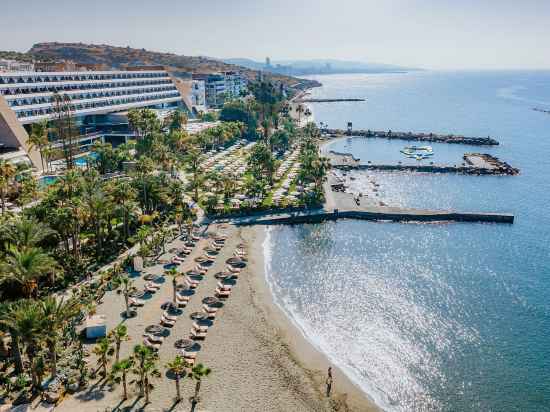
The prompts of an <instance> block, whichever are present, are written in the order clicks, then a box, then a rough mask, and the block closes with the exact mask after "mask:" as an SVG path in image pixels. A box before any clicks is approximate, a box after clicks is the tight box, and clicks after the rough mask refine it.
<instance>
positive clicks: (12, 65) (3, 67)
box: [0, 59, 34, 72]
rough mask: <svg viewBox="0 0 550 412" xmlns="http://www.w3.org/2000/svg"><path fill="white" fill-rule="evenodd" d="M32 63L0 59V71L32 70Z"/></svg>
mask: <svg viewBox="0 0 550 412" xmlns="http://www.w3.org/2000/svg"><path fill="white" fill-rule="evenodd" d="M32 71H34V64H33V63H30V62H20V61H17V60H8V59H0V72H32Z"/></svg>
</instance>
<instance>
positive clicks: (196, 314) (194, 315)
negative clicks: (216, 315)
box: [189, 312, 208, 321]
mask: <svg viewBox="0 0 550 412" xmlns="http://www.w3.org/2000/svg"><path fill="white" fill-rule="evenodd" d="M189 317H190V318H191V319H193V320H197V321H201V320H208V314H207V313H204V312H193V313H191V315H189Z"/></svg>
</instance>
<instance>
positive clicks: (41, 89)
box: [0, 69, 187, 168]
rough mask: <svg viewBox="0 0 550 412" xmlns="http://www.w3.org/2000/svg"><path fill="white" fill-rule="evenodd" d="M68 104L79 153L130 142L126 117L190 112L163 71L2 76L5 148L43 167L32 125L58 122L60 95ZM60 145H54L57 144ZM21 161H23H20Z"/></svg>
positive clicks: (0, 127) (1, 142) (0, 117)
mask: <svg viewBox="0 0 550 412" xmlns="http://www.w3.org/2000/svg"><path fill="white" fill-rule="evenodd" d="M56 94H58V95H60V96H62V97H63V98H64V99H66V101H67V102H68V105H69V107H70V113H71V115H72V116H73V117H74V120H75V126H76V129H77V133H78V137H76V141H77V145H78V146H79V148H80V149H81V150H82V149H85V148H86V147H87V146H89V145H90V144H92V143H93V142H94V141H95V140H98V139H101V140H107V141H109V139H110V138H111V139H112V141H113V143H116V139H117V138H121V137H122V138H125V136H126V137H127V136H128V135H129V134H131V131H129V129H128V121H127V117H126V120H124V118H125V117H124V115H125V113H126V111H127V110H129V109H132V108H145V107H147V108H153V109H162V111H163V112H165V111H166V110H168V109H173V108H177V107H181V108H183V109H187V106H186V105H185V103H184V100H183V96H182V94H181V93H180V91H179V90H178V87H176V84H175V82H174V80H173V78H172V77H171V76H170V75H169V74H168V73H167V72H166V71H164V70H132V69H128V70H127V71H85V72H15V73H0V146H1V148H2V151H3V152H4V154H6V153H9V152H16V151H19V152H20V153H23V154H24V155H27V156H28V158H30V160H31V162H32V164H33V165H34V166H35V167H36V168H40V167H41V163H40V161H39V156H38V154H37V153H36V151H34V150H29V146H28V144H27V140H28V133H29V132H30V128H31V125H32V124H33V123H36V122H39V121H41V120H48V121H52V120H54V119H55V118H56V113H57V112H56V103H55V95H56ZM54 144H55V142H54ZM19 160H20V159H19Z"/></svg>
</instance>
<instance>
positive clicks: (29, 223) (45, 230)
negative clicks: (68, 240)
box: [5, 216, 55, 248]
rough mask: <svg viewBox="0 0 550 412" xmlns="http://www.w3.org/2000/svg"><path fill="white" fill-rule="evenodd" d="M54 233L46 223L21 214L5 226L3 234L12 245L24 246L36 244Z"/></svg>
mask: <svg viewBox="0 0 550 412" xmlns="http://www.w3.org/2000/svg"><path fill="white" fill-rule="evenodd" d="M54 233H55V230H53V229H52V228H50V227H49V226H48V225H47V224H45V223H42V222H40V221H38V220H36V219H34V218H32V217H31V218H29V217H26V216H23V217H21V219H18V220H16V221H15V222H14V223H12V224H11V225H9V226H8V227H7V231H6V235H5V236H6V238H7V240H8V241H9V242H10V243H12V244H13V245H15V246H17V247H19V248H24V247H33V246H36V245H38V244H39V243H40V242H42V241H43V240H44V239H46V238H47V237H48V236H50V235H52V234H54Z"/></svg>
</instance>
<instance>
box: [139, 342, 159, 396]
mask: <svg viewBox="0 0 550 412" xmlns="http://www.w3.org/2000/svg"><path fill="white" fill-rule="evenodd" d="M133 358H134V365H135V367H134V369H133V372H134V374H135V375H137V376H138V379H136V380H135V381H134V383H136V384H137V385H138V387H139V396H140V397H141V396H144V395H145V404H146V405H147V404H148V403H149V393H150V390H151V389H152V388H153V385H152V384H151V382H150V380H151V378H152V377H160V372H159V371H158V370H157V367H156V361H157V360H158V355H157V354H156V353H155V352H153V351H152V350H151V349H149V348H148V347H147V346H144V345H136V346H135V347H134V355H133Z"/></svg>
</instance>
